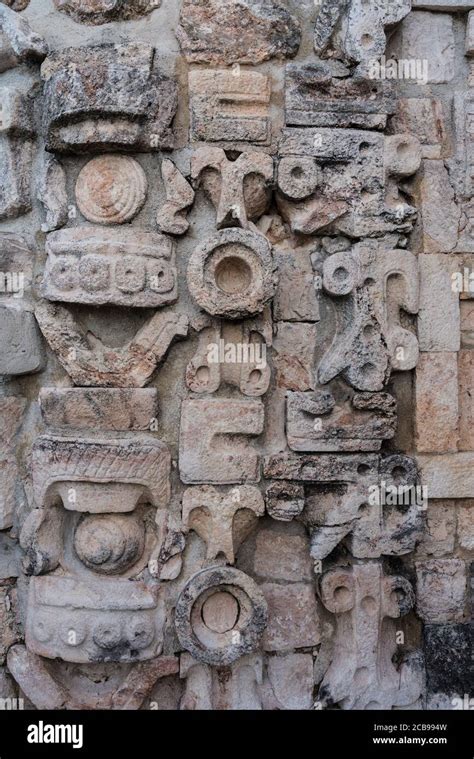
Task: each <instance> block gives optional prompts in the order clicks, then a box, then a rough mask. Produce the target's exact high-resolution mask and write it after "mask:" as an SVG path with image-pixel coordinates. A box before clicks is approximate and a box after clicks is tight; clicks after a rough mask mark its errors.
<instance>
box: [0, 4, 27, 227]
mask: <svg viewBox="0 0 474 759" xmlns="http://www.w3.org/2000/svg"><path fill="white" fill-rule="evenodd" d="M1 8H2V6H0V12H1ZM14 15H15V14H14ZM33 139H34V126H33V122H32V113H31V103H30V101H29V100H28V98H27V96H25V95H22V94H21V93H19V92H17V91H16V90H13V89H10V88H6V87H2V88H1V89H0V167H1V168H0V221H4V220H5V219H14V218H16V217H17V216H21V215H23V214H25V213H27V212H28V211H29V210H30V209H31V187H30V184H31V170H32V159H33Z"/></svg>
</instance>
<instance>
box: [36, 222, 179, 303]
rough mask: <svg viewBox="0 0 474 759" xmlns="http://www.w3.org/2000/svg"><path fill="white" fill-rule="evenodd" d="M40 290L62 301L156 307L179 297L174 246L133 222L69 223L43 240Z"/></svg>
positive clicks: (167, 240)
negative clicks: (115, 224) (44, 252)
mask: <svg viewBox="0 0 474 759" xmlns="http://www.w3.org/2000/svg"><path fill="white" fill-rule="evenodd" d="M46 250H47V253H48V260H47V262H46V267H45V272H44V277H43V283H42V288H41V292H42V294H43V296H44V297H45V298H48V300H52V301H59V302H66V303H89V304H91V305H95V306H98V305H104V304H106V303H111V304H115V305H119V306H131V307H133V308H156V307H158V306H164V305H168V304H169V303H173V302H174V301H175V300H176V299H177V297H178V290H177V272H176V266H175V253H174V245H173V242H172V240H171V238H169V237H166V236H165V235H161V234H160V233H158V232H145V231H141V230H139V229H136V228H134V227H133V228H132V227H124V228H123V229H120V228H114V229H103V228H102V227H91V226H88V227H72V228H71V229H64V230H59V231H57V232H51V233H50V234H49V235H48V237H47V241H46Z"/></svg>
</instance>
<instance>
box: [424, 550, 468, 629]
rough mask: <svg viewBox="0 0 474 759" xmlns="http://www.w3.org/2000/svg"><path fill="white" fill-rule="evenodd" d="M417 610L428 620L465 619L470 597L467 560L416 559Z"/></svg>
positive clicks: (435, 621)
mask: <svg viewBox="0 0 474 759" xmlns="http://www.w3.org/2000/svg"><path fill="white" fill-rule="evenodd" d="M416 576H417V588H416V611H417V614H418V616H419V617H421V619H422V620H423V621H424V622H427V623H437V624H444V623H447V622H463V621H464V613H465V605H466V600H467V596H466V594H467V576H466V564H465V562H464V561H462V560H461V559H432V560H430V561H419V562H417V563H416Z"/></svg>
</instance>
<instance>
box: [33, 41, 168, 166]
mask: <svg viewBox="0 0 474 759" xmlns="http://www.w3.org/2000/svg"><path fill="white" fill-rule="evenodd" d="M41 74H42V77H43V80H44V99H45V106H44V113H43V119H44V129H45V132H46V138H47V145H46V147H47V149H48V150H51V151H59V152H73V153H80V152H83V151H96V152H97V151H113V150H116V149H117V150H118V149H120V150H121V151H126V150H128V151H145V152H147V151H150V150H159V149H161V148H170V147H172V146H173V138H172V133H171V128H170V127H171V122H172V120H173V117H174V115H175V112H176V108H177V91H176V84H175V82H174V81H173V80H171V79H169V78H168V77H165V76H163V75H162V74H161V73H160V72H159V71H158V70H157V68H156V65H155V63H154V49H153V48H152V47H151V46H149V45H145V44H138V43H130V44H125V43H124V44H103V45H95V46H94V45H92V46H88V47H76V48H63V49H61V50H57V51H54V52H53V53H51V55H50V56H48V58H47V59H46V61H45V62H44V63H43V65H42V67H41Z"/></svg>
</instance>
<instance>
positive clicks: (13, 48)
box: [0, 0, 48, 73]
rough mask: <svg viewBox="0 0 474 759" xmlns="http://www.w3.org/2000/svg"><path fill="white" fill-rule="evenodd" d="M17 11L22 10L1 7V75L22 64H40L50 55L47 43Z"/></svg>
mask: <svg viewBox="0 0 474 759" xmlns="http://www.w3.org/2000/svg"><path fill="white" fill-rule="evenodd" d="M20 2H21V0H20ZM16 10H21V8H15V9H10V8H8V7H6V6H5V5H0V73H1V72H3V71H8V69H11V68H14V67H15V66H19V65H21V64H22V63H26V62H30V61H34V62H37V63H39V62H41V61H42V60H43V58H45V57H46V55H47V53H48V48H47V46H46V43H45V41H44V40H43V39H41V37H40V36H39V35H38V34H36V33H35V32H34V31H32V29H30V27H29V25H28V23H27V22H26V21H25V19H24V18H21V17H20V16H19V15H18V14H17V13H15V11H16Z"/></svg>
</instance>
